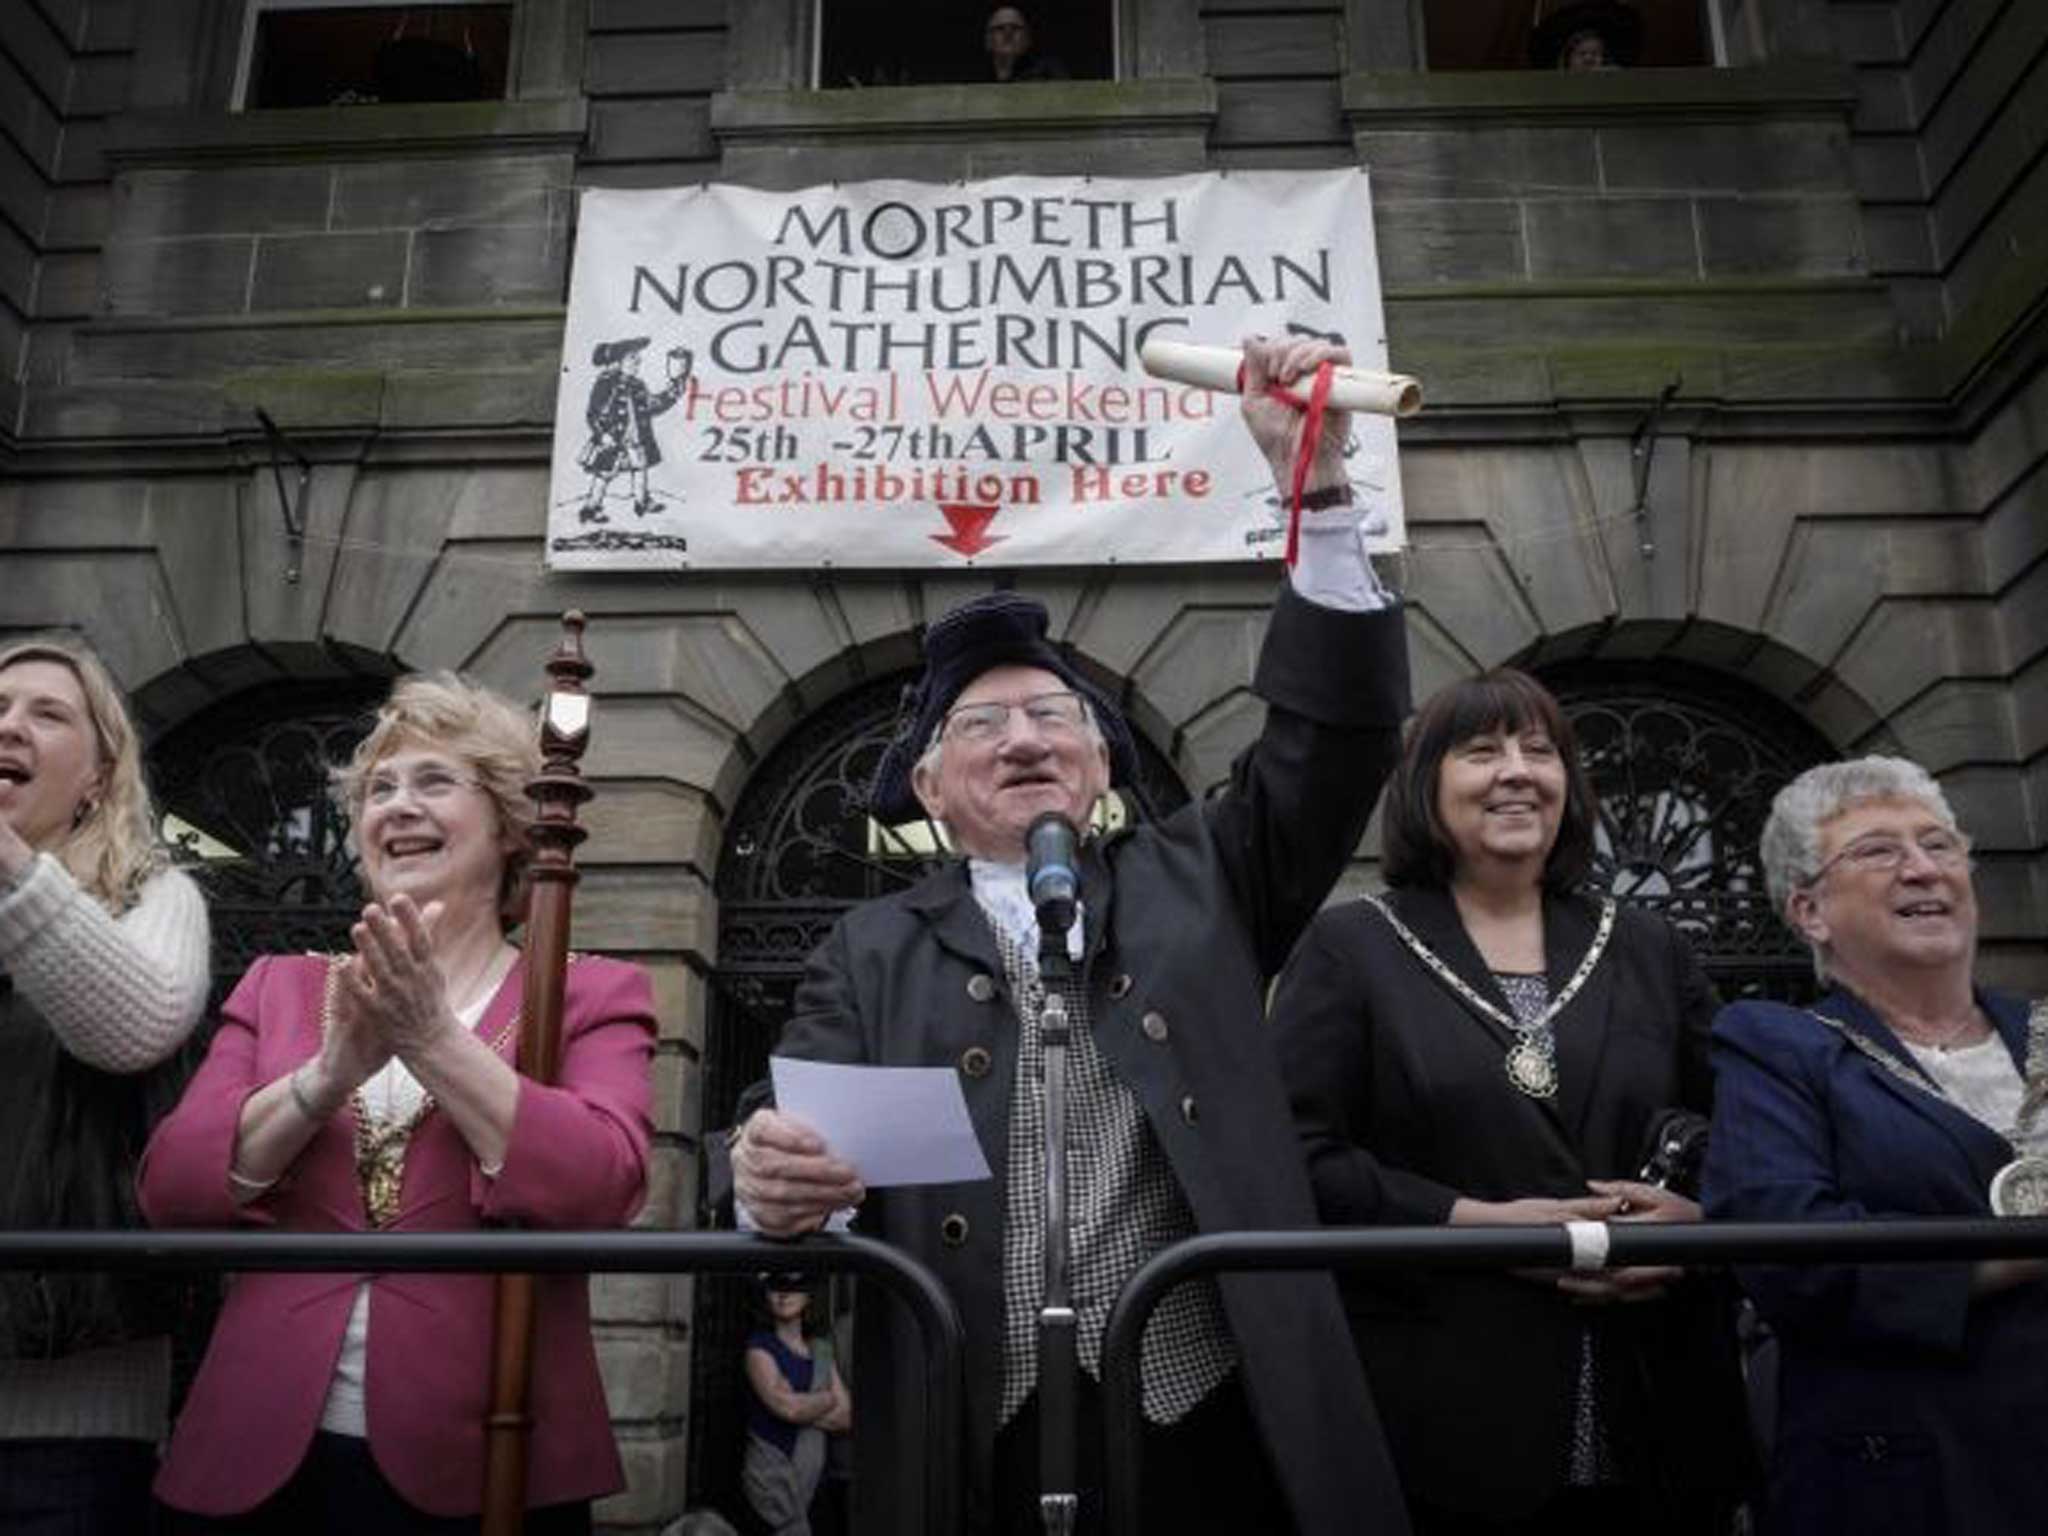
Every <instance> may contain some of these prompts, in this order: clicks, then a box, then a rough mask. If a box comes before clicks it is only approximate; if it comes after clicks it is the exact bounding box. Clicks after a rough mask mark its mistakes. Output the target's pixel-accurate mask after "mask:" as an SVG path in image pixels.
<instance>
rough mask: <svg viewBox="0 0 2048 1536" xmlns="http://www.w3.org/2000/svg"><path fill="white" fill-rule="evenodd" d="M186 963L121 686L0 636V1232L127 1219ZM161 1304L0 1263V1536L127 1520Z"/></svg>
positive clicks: (86, 662)
mask: <svg viewBox="0 0 2048 1536" xmlns="http://www.w3.org/2000/svg"><path fill="white" fill-rule="evenodd" d="M206 960H207V931H206V903H205V901H204V900H203V899H202V898H201V897H200V894H199V889H198V887H197V886H195V885H194V884H193V883H192V882H191V880H189V879H187V878H186V877H185V876H184V875H182V874H180V873H179V872H178V871H177V870H175V869H173V868H171V865H170V859H169V857H168V855H167V854H166V852H165V850H164V848H163V845H162V844H161V843H160V842H159V841H158V839H157V832H156V817H155V813H154V812H153V811H152V810H151V809H150V802H149V792H148V790H147V788H146V787H145V786H144V783H143V776H142V751H141V746H140V744H139V743H138V741H137V740H136V735H135V728H134V725H133V723H132V722H131V721H130V720H129V718H128V708H127V704H126V703H125V701H124V700H123V699H122V697H121V690H120V689H119V688H118V687H117V686H115V684H114V681H113V679H112V678H111V677H109V676H108V675H107V671H106V668H105V667H103V666H102V665H101V664H100V662H99V659H98V658H97V657H95V656H94V655H93V654H92V653H91V652H90V651H88V650H87V649H85V647H84V646H82V645H80V644H79V643H77V642H76V641H74V640H71V639H69V638H67V637H63V636H41V637H30V638H27V639H23V640H17V641H15V642H13V643H12V644H8V645H4V646H0V1228H31V1227H124V1226H135V1225H139V1224H140V1218H139V1217H138V1215H137V1214H136V1210H135V1200H134V1173H135V1159H136V1158H137V1157H138V1156H139V1155H140V1154H141V1151H142V1143H143V1139H144V1138H145V1137H146V1136H147V1135H148V1133H149V1127H150V1124H151V1122H152V1121H153V1120H154V1118H155V1117H156V1115H158V1114H160V1113H161V1112H162V1111H164V1110H167V1109H168V1108H169V1107H170V1105H171V1103H172V1102H173V1101H174V1100H175V1099H176V1098H177V1093H178V1087H179V1084H180V1082H181V1081H182V1079H183V1073H182V1070H181V1066H180V1061H179V1055H180V1048H181V1047H182V1046H183V1045H184V1043H185V1041H186V1040H187V1039H188V1038H189V1037H190V1036H191V1034H192V1031H193V1027H194V1026H195V1025H196V1024H198V1022H199V1019H200V1016H201V1014H202V1013H203V1012H204V1011H205V1007H206V981H207V971H206ZM180 1298H181V1288H180V1286H179V1285H178V1284H177V1283H176V1282H173V1281H167V1280H164V1279H161V1278H157V1279H152V1278H150V1277H148V1276H142V1275H137V1274H134V1273H129V1274H126V1275H116V1274H77V1275H62V1274H35V1273H30V1272H28V1271H25V1270H11V1271H5V1272H0V1530H5V1531H8V1532H13V1533H21V1536H37V1533H42V1532H51V1533H55V1532H62V1533H64V1536H92V1533H95V1532H105V1533H108V1536H128V1533H130V1532H133V1531H138V1530H141V1529H144V1528H145V1526H146V1525H147V1522H148V1519H149V1480H150V1477H151V1476H152V1474H153V1473H154V1471H155V1464H156V1442H157V1441H158V1440H159V1439H161V1438H162V1436H163V1432H164V1424H165V1418H166V1414H167V1411H168V1409H169V1405H170V1394H171V1350H170V1340H169V1330H170V1326H171V1323H172V1322H173V1320H174V1317H175V1315H176V1314H177V1312H178V1311H179V1310H180Z"/></svg>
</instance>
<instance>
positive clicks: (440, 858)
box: [140, 674, 654, 1536]
mask: <svg viewBox="0 0 2048 1536" xmlns="http://www.w3.org/2000/svg"><path fill="white" fill-rule="evenodd" d="M538 768H539V760H538V754H537V751H536V748H535V745H534V742H533V728H532V724H531V719H530V717H528V716H525V715H523V714H522V713H521V712H520V711H518V710H515V709H514V708H513V707H512V706H511V705H510V704H508V703H506V702H505V701H504V700H502V699H499V698H497V697H496V696H494V695H492V694H490V693H488V692H486V691H485V690H483V689H481V688H477V687H475V686H474V685H472V684H469V683H467V682H464V681H462V680H461V679H459V678H456V677H453V676H451V675H446V674H443V675H439V676H435V677H430V678H420V677H415V678H408V679H406V680H404V681H402V682H400V683H399V684H398V685H397V687H395V688H394V689H393V691H392V695H391V698H390V700H389V701H388V702H387V703H386V704H385V706H384V708H383V710H382V711H381V712H380V714H379V716H378V721H377V725H376V728H375V729H374V730H373V731H372V732H371V734H370V736H369V737H368V738H367V739H366V740H365V741H364V743H363V745H362V746H361V747H360V748H359V749H358V750H357V753H356V756H355V759H354V761H353V762H352V763H351V764H350V766H349V767H348V769H347V770H346V771H344V772H343V773H342V774H340V775H339V776H338V784H339V789H340V792H341V794H342V796H343V798H344V799H345V801H346V803H347V805H348V807H349V810H350V813H351V818H352V822H353V826H354V829H355V830H354V836H355V841H356V844H357V851H358V853H359V855H360V858H361V864H362V870H363V873H364V876H365V878H366V880H367V883H368V885H369V887H370V890H371V892H372V893H373V895H374V897H375V901H374V902H373V903H372V904H371V905H370V906H368V907H366V908H365V909H364V911H363V917H362V921H361V922H359V923H357V924H356V926H355V927H354V929H353V930H352V938H353V940H354V945H355V949H354V953H353V954H350V955H346V956H320V955H305V956H290V957H284V956H273V957H269V958H266V959H264V960H260V961H258V962H257V964H256V965H255V966H254V967H253V968H252V969H251V970H250V971H249V973H248V975H247V976H246V977H244V978H243V980H242V983H241V985H240V986H238V987H237V988H236V989H235V992H234V995H233V996H232V997H230V998H229V999H228V1002H227V1006H226V1009H225V1011H224V1016H223V1018H222V1022H221V1027H220V1030H219V1032H218V1034H217V1036H216V1037H215V1040H214V1042H213V1046H212V1049H211V1051H210V1052H209V1054H208V1056H207V1059H206V1062H205V1065H204V1066H203V1067H201V1069H200V1071H199V1073H198V1075H197V1076H196V1077H195V1078H194V1080H193V1082H192V1085H191V1087H190V1089H189V1090H188V1091H187V1093H186V1095H185V1097H184V1100H183V1101H182V1102H181V1103H180V1104H179V1106H178V1108H177V1110H176V1111H174V1112H173V1113H172V1114H171V1116H170V1117H169V1118H167V1119H166V1120H165V1121H164V1122H163V1123H162V1125H160V1126H159V1127H158V1129H157V1132H156V1134H155V1136H154V1137H153V1138H152V1139H151V1141H150V1144H149V1148H148V1151H147V1152H146V1153H145V1155H144V1158H143V1164H142V1170H141V1174H140V1184H141V1202H142V1208H143V1212H144V1214H145V1215H146V1216H147V1217H148V1218H149V1220H150V1221H151V1222H153V1223H155V1224H157V1225H159V1226H205V1227H220V1226H228V1225H234V1224H247V1225H257V1226H277V1227H280V1228H284V1229H287V1230H297V1231H316V1232H332V1231H344V1232H346V1231H367V1230H386V1231H422V1230H431V1231H450V1230H453V1231H461V1230H465V1229H470V1228H475V1227H478V1226H480V1225H482V1224H484V1223H485V1222H492V1221H516V1222H519V1223H522V1224H524V1225H527V1226H531V1227H542V1228H546V1227H555V1228H580V1227H603V1226H616V1225H620V1224H622V1223H624V1222H625V1221H626V1220H627V1219H628V1218H630V1217H631V1216H632V1214H633V1212H634V1210H635V1209H636V1208H637V1207H638V1205H639V1203H640V1199H641V1195H642V1193H643V1190H644V1187H645V1183H646V1160H647V1144H648V1135H649V1130H650V1126H649V1119H648V1098H649V1089H648V1064H649V1058H650V1056H651V1054H652V1051H653V1046H654V1019H653V1009H652V999H651V995H650V992H649V989H648V984H647V979H646V977H645V975H644V974H643V973H642V972H641V971H640V970H638V969H637V968H635V967H633V966H629V965H624V964H620V963H618V962H615V961H608V960H601V959H579V960H577V961H575V962H574V963H572V964H571V966H570V968H569V974H568V985H567V1006H566V1010H565V1012H566V1017H565V1019H564V1033H563V1054H562V1069H561V1076H560V1080H559V1083H558V1085H557V1086H554V1087H542V1086H541V1085H539V1084H538V1083H535V1082H532V1081H531V1080H529V1079H526V1078H522V1077H520V1076H519V1075H518V1074H517V1073H516V1072H515V1071H514V1070H513V1068H512V1066H511V1064H510V1062H511V1057H512V1053H513V1048H514V1044H515V1042H516V1040H517V1038H518V1033H519V1026H520V1012H521V1001H522V996H521V994H522V991H523V968H522V967H521V966H520V965H519V963H518V961H519V951H518V950H517V949H516V948H514V947H513V945H512V944H511V943H510V942H509V940H508V939H507V937H506V934H507V930H508V929H509V928H510V927H511V926H512V924H513V923H514V922H515V921H516V919H517V916H518V915H519V914H520V913H521V912H523V910H524V896H525V888H526V883H527V882H526V871H527V864H528V859H529V852H528V849H529V845H528V842H527V835H526V827H527V823H528V821H529V819H530V814H531V813H530V811H529V809H528V805H527V801H526V800H525V797H524V793H523V790H524V785H525V782H526V780H527V779H528V778H529V777H531V776H532V775H533V774H534V773H536V772H537V771H538ZM492 1299H493V1282H492V1278H491V1277H490V1276H487V1275H439V1274H387V1275H369V1276H366V1275H310V1274H250V1275H244V1276H242V1277H240V1278H238V1279H237V1280H236V1282H235V1283H234V1285H233V1287H232V1288H231V1290H230V1292H229V1295H228V1300H227V1304H226V1307H225V1309H224V1310H223V1312H222V1314H221V1319H220V1323H219V1326H218V1327H217V1328H216V1330H215V1332H214V1336H213V1341H212V1343H211V1345H210V1347H209V1348H208V1350H207V1353H206V1358H205V1361H204V1362H203V1363H202V1365H201V1367H200V1370H199V1376H198V1379H197V1381H196V1382H195V1383H194V1385H193V1388H192V1393H191V1396H190V1398H189V1400H188V1401H187V1403H186V1406H185V1411H184V1413H183V1415H182V1416H181V1417H180V1419H179V1421H178V1424H177V1427H176V1429H175V1431H174V1432H173V1434H172V1437H171V1444H170V1450H169V1453H168V1455H167V1457H166V1459H165V1462H164V1467H163V1470H162V1473H161V1475H160V1476H159V1477H158V1479H157V1485H156V1488H157V1495H158V1497H159V1498H160V1499H161V1500H162V1501H163V1503H164V1504H165V1505H166V1506H168V1507H169V1509H170V1510H171V1511H172V1520H171V1526H172V1529H173V1530H175V1531H182V1532H216V1531H217V1532H234V1533H247V1532H257V1533H263V1532H272V1531H275V1532H280V1533H283V1532H290V1533H291V1536H319V1533H322V1532H333V1533H336V1536H339V1533H342V1532H351V1533H353V1532H359V1531H371V1530H374V1531H377V1532H379V1533H385V1532H398V1533H406V1532H421V1533H426V1532H436V1533H440V1532H451V1531H461V1530H466V1529H473V1528H474V1526H475V1520H474V1516H475V1514H476V1512H477V1509H478V1506H479V1504H480V1502H481V1492H482V1485H483V1457H484V1449H483V1445H484V1441H483V1417H484V1411H485V1399H486V1396H487V1394H488V1392H489V1389H490V1338H491V1327H492V1315H493V1307H492ZM538 1314H539V1321H538V1325H537V1328H536V1338H535V1366H534V1391H533V1400H532V1412H533V1419H534V1429H533V1436H532V1443H531V1450H530V1458H529V1472H528V1479H527V1497H528V1501H529V1505H530V1509H529V1521H528V1525H527V1529H528V1531H529V1532H548V1533H555V1532H580V1531H587V1530H588V1529H589V1523H590V1508H589V1501H590V1500H591V1499H593V1498H595V1497H597V1496H599V1495H602V1494H606V1493H610V1492H612V1491H614V1490H616V1489H617V1488H618V1487H619V1486H620V1485H621V1483H622V1481H623V1478H622V1476H621V1473H620V1468H619V1459H618V1453H617V1450H616V1448H615V1447H614V1445H613V1442H612V1435H611V1426H610V1422H609V1419H608V1417H607V1415H606V1410H605V1402H604V1393H603V1389H602V1386H601V1385H600V1383H599V1380H598V1374H597V1361H596V1356H595V1353H594V1351H593V1349H592V1347H591V1340H590V1322H589V1302H588V1294H587V1285H586V1282H585V1280H584V1279H583V1278H582V1277H580V1276H565V1275H562V1276H545V1277H542V1278H541V1279H540V1280H539V1282H538Z"/></svg>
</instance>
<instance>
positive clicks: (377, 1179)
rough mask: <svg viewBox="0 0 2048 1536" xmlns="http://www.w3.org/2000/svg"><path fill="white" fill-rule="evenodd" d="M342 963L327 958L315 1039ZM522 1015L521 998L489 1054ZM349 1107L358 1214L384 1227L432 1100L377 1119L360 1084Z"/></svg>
mask: <svg viewBox="0 0 2048 1536" xmlns="http://www.w3.org/2000/svg"><path fill="white" fill-rule="evenodd" d="M347 963H348V962H347V960H346V959H344V958H342V957H341V956H338V955H329V956H328V957H327V985H326V987H325V988H324V990H323V991H322V993H321V996H320V1036H321V1038H322V1039H323V1040H324V1039H325V1038H326V1037H327V1031H328V1030H329V1029H331V1028H333V1027H334V1004H335V998H336V997H337V996H338V995H339V994H340V989H341V968H342V967H343V966H344V965H346V964H347ZM525 1016H526V1001H525V999H524V998H523V997H522V998H521V999H520V1003H519V1006H518V1007H516V1008H514V1009H513V1010H512V1017H511V1018H509V1019H507V1020H506V1021H505V1023H504V1025H503V1026H502V1027H501V1028H500V1029H499V1030H498V1031H497V1033H495V1034H493V1035H492V1036H491V1037H490V1038H489V1039H488V1040H486V1041H485V1042H484V1043H485V1044H486V1045H488V1046H489V1047H490V1048H491V1049H492V1050H493V1051H497V1050H500V1049H501V1048H502V1047H503V1046H504V1044H505V1042H506V1041H507V1040H510V1039H512V1038H514V1037H515V1036H516V1035H517V1034H518V1033H519V1022H520V1020H521V1019H523V1018H524V1017H525ZM349 1105H350V1107H351V1108H352V1109H353V1110H354V1112H355V1117H356V1182H357V1183H359V1184H361V1185H362V1187H363V1210H364V1212H365V1213H366V1214H367V1215H368V1216H369V1218H370V1225H371V1226H373V1227H379V1228H382V1227H388V1226H390V1225H391V1224H392V1223H393V1222H394V1221H396V1220H397V1219H398V1197H399V1194H400V1192H401V1191H402V1190H403V1188H404V1184H405V1153H406V1148H407V1147H408V1146H409V1145H410V1144H411V1142H412V1133H413V1132H414V1131H415V1130H417V1129H418V1128H419V1124H420V1122H421V1121H422V1120H424V1119H425V1118H426V1117H427V1115H428V1114H429V1113H431V1112H432V1110H433V1108H434V1096H433V1094H431V1093H427V1094H423V1095H422V1097H421V1099H420V1102H419V1105H418V1107H417V1108H415V1109H414V1110H413V1112H412V1113H411V1114H409V1115H406V1116H404V1117H403V1118H401V1119H397V1120H380V1119H378V1118H377V1117H376V1116H374V1115H372V1114H371V1113H370V1102H369V1100H368V1099H366V1098H365V1097H364V1096H363V1085H362V1084H360V1083H359V1084H357V1085H356V1088H355V1091H354V1092H353V1093H351V1094H350V1095H349Z"/></svg>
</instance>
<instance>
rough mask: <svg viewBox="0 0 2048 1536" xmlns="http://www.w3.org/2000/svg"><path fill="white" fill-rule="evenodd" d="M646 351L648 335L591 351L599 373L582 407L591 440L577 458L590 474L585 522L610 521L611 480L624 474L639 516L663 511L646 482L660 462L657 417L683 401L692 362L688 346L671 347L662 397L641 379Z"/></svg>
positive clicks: (604, 343)
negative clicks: (606, 506)
mask: <svg viewBox="0 0 2048 1536" xmlns="http://www.w3.org/2000/svg"><path fill="white" fill-rule="evenodd" d="M646 350H647V338H646V337H645V336H628V337H625V338H623V339H621V340H618V341H600V342H599V343H598V344H597V345H596V347H594V348H593V349H592V350H591V353H590V361H591V364H592V365H593V366H594V367H596V368H597V369H598V375H597V378H596V379H595V380H594V381H592V383H591V386H590V400H589V403H588V404H587V405H585V406H584V408H583V417H584V420H585V421H586V422H588V423H589V426H590V438H589V441H587V442H585V443H584V445H583V450H582V452H580V453H578V454H577V455H576V462H577V463H578V464H580V465H582V466H583V468H584V469H585V470H586V471H587V472H588V473H589V475H590V487H589V489H588V490H586V491H585V492H584V493H583V506H582V509H581V511H580V512H579V513H578V516H579V517H580V518H581V520H582V521H584V522H586V523H608V522H610V521H611V519H610V518H609V517H607V516H606V515H605V510H604V503H605V498H606V496H607V495H608V494H609V493H610V489H611V483H612V481H613V480H614V479H616V478H617V477H618V476H620V475H622V474H623V475H625V476H626V477H627V482H626V483H627V491H628V494H629V495H630V496H631V497H632V500H633V511H634V512H635V513H636V514H637V515H639V516H641V517H645V516H646V515H647V514H648V513H650V512H653V511H657V510H658V509H659V503H657V502H656V501H655V499H654V495H653V493H652V491H651V490H650V489H649V487H648V484H647V471H648V470H650V469H652V468H653V467H654V466H655V465H657V464H659V463H660V462H661V443H660V442H659V441H658V440H657V439H656V438H655V435H654V418H655V417H657V416H659V415H660V414H661V413H662V412H663V411H665V410H667V409H668V408H669V407H670V406H672V405H674V404H675V403H676V401H677V400H678V399H680V398H681V397H682V393H683V386H684V384H686V383H687V382H688V381H689V377H690V367H691V363H692V358H691V354H690V349H689V348H688V347H670V348H669V350H668V356H667V362H668V383H667V384H666V385H665V386H664V387H663V388H662V389H661V391H660V392H659V393H651V392H649V390H648V388H647V385H646V384H645V383H644V382H642V380H641V378H640V354H641V353H642V352H644V351H646Z"/></svg>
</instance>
